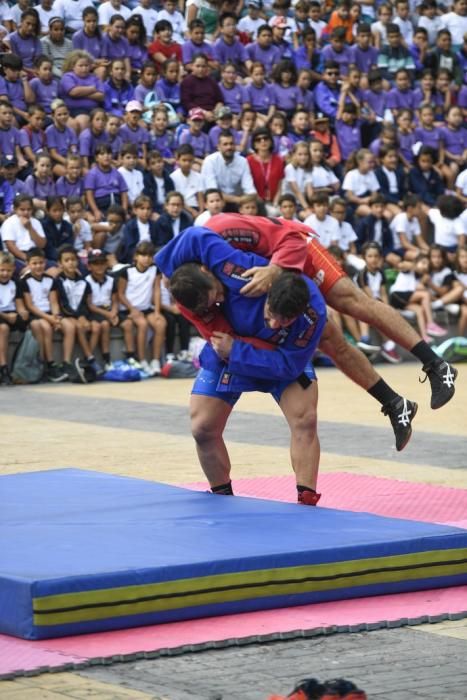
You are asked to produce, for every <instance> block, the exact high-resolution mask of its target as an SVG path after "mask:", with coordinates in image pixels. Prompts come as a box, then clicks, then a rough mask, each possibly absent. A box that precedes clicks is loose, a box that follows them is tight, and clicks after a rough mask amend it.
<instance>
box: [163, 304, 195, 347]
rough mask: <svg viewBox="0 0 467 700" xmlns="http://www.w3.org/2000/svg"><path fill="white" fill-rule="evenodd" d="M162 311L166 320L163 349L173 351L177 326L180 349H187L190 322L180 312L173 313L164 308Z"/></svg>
mask: <svg viewBox="0 0 467 700" xmlns="http://www.w3.org/2000/svg"><path fill="white" fill-rule="evenodd" d="M162 313H163V315H164V318H165V320H166V321H167V332H166V336H165V351H166V352H170V353H173V351H174V345H175V337H176V332H177V326H178V333H179V336H180V350H188V345H189V344H190V331H191V328H192V326H191V323H190V322H189V321H187V320H186V318H185V317H184V316H182V315H181V314H173V313H172V312H171V311H167V310H166V309H164V310H163V311H162Z"/></svg>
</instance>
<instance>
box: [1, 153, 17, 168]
mask: <svg viewBox="0 0 467 700" xmlns="http://www.w3.org/2000/svg"><path fill="white" fill-rule="evenodd" d="M17 165H18V161H17V160H16V157H15V156H2V158H1V160H0V166H1V167H2V168H8V167H9V166H11V167H16V166H17Z"/></svg>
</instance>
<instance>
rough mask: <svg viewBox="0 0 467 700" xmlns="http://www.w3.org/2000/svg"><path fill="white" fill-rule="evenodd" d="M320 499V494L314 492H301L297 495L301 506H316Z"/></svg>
mask: <svg viewBox="0 0 467 700" xmlns="http://www.w3.org/2000/svg"><path fill="white" fill-rule="evenodd" d="M320 498H321V494H320V493H316V491H302V492H301V493H299V494H298V503H299V504H300V505H302V506H316V505H317V503H318V501H319V499H320Z"/></svg>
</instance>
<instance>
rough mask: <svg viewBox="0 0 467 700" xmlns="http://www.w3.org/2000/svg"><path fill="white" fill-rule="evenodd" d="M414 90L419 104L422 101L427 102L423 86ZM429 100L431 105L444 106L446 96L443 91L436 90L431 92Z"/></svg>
mask: <svg viewBox="0 0 467 700" xmlns="http://www.w3.org/2000/svg"><path fill="white" fill-rule="evenodd" d="M413 92H414V96H415V100H416V104H417V106H419V105H421V104H422V102H426V100H425V98H424V95H423V91H422V89H421V88H416V90H414V91H413ZM429 102H430V104H431V105H433V106H434V107H436V108H437V107H442V108H444V97H443V95H442V93H440V92H438V91H436V90H435V91H434V92H432V93H431V95H430V100H429Z"/></svg>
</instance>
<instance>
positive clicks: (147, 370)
mask: <svg viewBox="0 0 467 700" xmlns="http://www.w3.org/2000/svg"><path fill="white" fill-rule="evenodd" d="M140 365H141V369H142V371H143V372H144V373H145V374H147V375H148V377H152V376H153V372H152V369H151V365H150V364H149V362H148V361H147V360H141V362H140Z"/></svg>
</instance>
